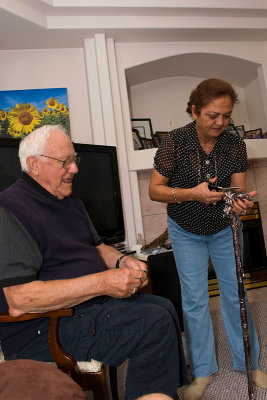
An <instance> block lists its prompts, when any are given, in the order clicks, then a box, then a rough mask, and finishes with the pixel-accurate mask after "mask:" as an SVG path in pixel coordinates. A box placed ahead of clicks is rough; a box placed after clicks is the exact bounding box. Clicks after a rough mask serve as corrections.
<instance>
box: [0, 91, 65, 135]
mask: <svg viewBox="0 0 267 400" xmlns="http://www.w3.org/2000/svg"><path fill="white" fill-rule="evenodd" d="M43 125H62V126H63V127H64V128H65V129H66V132H67V133H68V135H69V136H70V119H69V108H68V96H67V89H66V88H55V89H27V90H3V91H0V139H1V137H5V138H6V137H9V138H23V137H24V136H26V135H28V133H30V132H31V131H32V130H34V129H36V128H39V127H40V126H43Z"/></svg>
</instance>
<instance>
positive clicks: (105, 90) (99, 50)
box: [95, 34, 116, 146]
mask: <svg viewBox="0 0 267 400" xmlns="http://www.w3.org/2000/svg"><path fill="white" fill-rule="evenodd" d="M95 48H96V58H97V69H98V77H99V88H100V96H101V104H102V112H103V122H104V134H105V144H106V145H108V146H116V132H115V121H114V111H113V102H112V94H111V82H110V80H111V78H110V74H109V65H108V54H107V45H106V39H105V35H104V34H96V35H95Z"/></svg>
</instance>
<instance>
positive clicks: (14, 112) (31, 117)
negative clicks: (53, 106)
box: [8, 103, 40, 134]
mask: <svg viewBox="0 0 267 400" xmlns="http://www.w3.org/2000/svg"><path fill="white" fill-rule="evenodd" d="M8 120H9V124H10V127H11V128H12V129H13V130H14V131H15V132H22V133H26V134H27V133H30V132H31V131H32V130H33V129H34V127H35V126H36V125H38V124H39V122H40V116H39V113H38V111H37V109H36V107H35V106H31V105H30V104H29V103H24V104H22V103H21V104H17V105H16V107H14V108H12V109H11V110H10V111H9V113H8Z"/></svg>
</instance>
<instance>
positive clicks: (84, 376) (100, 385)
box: [0, 308, 118, 400]
mask: <svg viewBox="0 0 267 400" xmlns="http://www.w3.org/2000/svg"><path fill="white" fill-rule="evenodd" d="M72 314H73V311H72V309H71V308H68V309H60V310H56V311H49V312H46V313H28V314H24V315H22V316H20V317H11V316H10V315H9V314H8V313H0V323H1V322H20V321H28V320H31V319H37V318H49V325H48V331H47V340H48V346H49V349H50V352H51V354H52V357H53V359H54V361H55V363H56V365H57V367H58V368H60V369H61V370H62V371H64V372H65V373H66V374H68V375H69V376H71V377H72V379H73V380H74V381H75V382H77V383H78V384H79V385H80V386H81V387H82V388H83V389H84V390H92V391H93V394H94V399H95V400H109V395H108V390H107V386H106V379H105V370H104V365H103V364H102V363H101V367H100V368H99V371H96V372H87V371H86V372H84V371H81V370H80V369H79V363H77V362H76V360H75V359H74V358H73V356H72V355H71V354H69V353H67V352H66V350H65V349H64V348H63V347H62V345H61V343H60V340H59V334H58V324H59V318H60V317H70V316H72ZM87 364H90V362H88V363H87ZM115 375H116V374H115V373H114V367H110V380H111V382H110V386H111V391H112V397H113V400H117V399H118V394H117V382H115V379H114V378H113V379H112V377H115Z"/></svg>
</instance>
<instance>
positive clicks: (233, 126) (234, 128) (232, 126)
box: [227, 124, 239, 136]
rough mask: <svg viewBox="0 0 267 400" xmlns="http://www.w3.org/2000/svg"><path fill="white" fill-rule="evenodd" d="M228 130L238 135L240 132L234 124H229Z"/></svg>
mask: <svg viewBox="0 0 267 400" xmlns="http://www.w3.org/2000/svg"><path fill="white" fill-rule="evenodd" d="M227 131H228V132H230V133H232V134H233V135H238V136H239V132H238V130H237V128H236V126H235V125H234V124H229V125H228V127H227Z"/></svg>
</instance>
